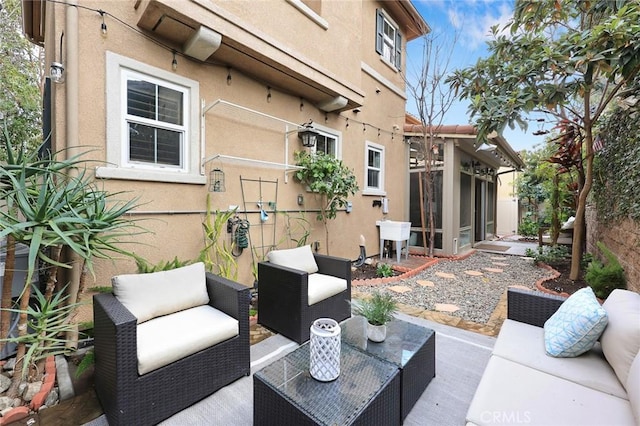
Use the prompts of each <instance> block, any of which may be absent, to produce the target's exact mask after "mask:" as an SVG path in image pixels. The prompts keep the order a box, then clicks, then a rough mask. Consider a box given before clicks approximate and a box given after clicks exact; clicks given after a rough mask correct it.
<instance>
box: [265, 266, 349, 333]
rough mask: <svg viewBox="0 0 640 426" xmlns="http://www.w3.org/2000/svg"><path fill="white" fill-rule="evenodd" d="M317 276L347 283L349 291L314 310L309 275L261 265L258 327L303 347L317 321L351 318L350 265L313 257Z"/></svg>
mask: <svg viewBox="0 0 640 426" xmlns="http://www.w3.org/2000/svg"><path fill="white" fill-rule="evenodd" d="M314 258H315V261H316V263H317V265H318V273H320V274H324V275H332V276H335V277H339V278H342V279H345V280H346V281H347V289H346V290H345V291H343V292H341V293H338V294H336V295H334V296H331V297H328V298H326V299H325V300H322V301H320V302H318V303H315V304H313V305H311V306H309V304H308V297H307V295H308V288H309V287H308V286H309V281H308V279H309V274H308V273H307V272H304V271H300V270H297V269H291V268H287V267H284V266H279V265H274V264H272V263H269V262H260V263H258V280H259V281H258V283H259V290H258V323H260V324H262V325H263V326H265V327H267V328H269V329H271V330H273V331H275V332H277V333H279V334H282V335H283V336H285V337H287V338H289V339H291V340H293V341H295V342H297V343H299V344H301V343H304V342H306V341H307V340H309V328H310V327H311V324H312V323H313V321H315V320H316V319H318V318H333V319H334V320H336V321H338V322H340V321H343V320H345V319H347V318H349V317H350V316H351V261H350V260H349V259H342V258H338V257H333V256H325V255H321V254H314Z"/></svg>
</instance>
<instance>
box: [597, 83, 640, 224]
mask: <svg viewBox="0 0 640 426" xmlns="http://www.w3.org/2000/svg"><path fill="white" fill-rule="evenodd" d="M626 96H629V97H633V96H636V97H637V96H638V89H637V86H636V94H635V95H634V94H633V93H631V92H629V93H628V94H627V95H626ZM639 108H640V107H639V106H638V105H636V106H635V108H631V109H630V108H621V107H619V106H618V107H616V108H615V109H614V110H613V112H612V113H611V114H608V115H607V116H606V118H605V119H604V122H603V123H602V126H601V128H600V131H601V137H602V139H603V140H604V141H605V143H604V148H603V149H602V150H600V151H598V152H597V154H596V155H595V159H594V163H593V172H594V185H593V192H594V199H595V204H596V209H597V212H598V220H599V221H601V222H603V223H607V222H610V221H612V220H616V219H621V218H630V219H632V220H634V221H635V222H636V223H640V203H638V199H640V185H638V182H640V124H639V123H638V116H639V114H640V112H639V111H638V109H639Z"/></svg>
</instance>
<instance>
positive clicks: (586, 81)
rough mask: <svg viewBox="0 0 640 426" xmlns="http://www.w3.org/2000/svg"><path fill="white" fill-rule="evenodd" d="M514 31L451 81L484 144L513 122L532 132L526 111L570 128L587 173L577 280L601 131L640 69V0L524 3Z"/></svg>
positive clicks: (574, 268) (566, 140)
mask: <svg viewBox="0 0 640 426" xmlns="http://www.w3.org/2000/svg"><path fill="white" fill-rule="evenodd" d="M507 28H508V29H509V34H502V33H501V32H500V29H499V28H498V27H497V26H495V27H493V28H492V37H493V39H492V40H491V41H489V42H488V49H489V56H488V57H487V58H483V59H480V60H479V61H478V62H477V63H476V64H475V65H474V66H471V67H468V68H466V69H462V70H458V71H456V72H455V74H454V75H453V76H452V77H451V78H450V79H449V80H448V82H449V83H450V85H451V87H452V88H453V89H455V90H456V91H457V92H459V93H460V94H461V96H462V97H463V98H465V99H468V100H470V101H471V104H470V107H469V110H470V113H471V114H472V116H473V117H475V118H476V125H477V128H478V137H479V139H481V140H485V139H486V137H487V136H488V135H489V134H490V133H491V132H493V131H496V132H498V133H502V131H503V130H504V129H505V127H506V126H507V125H509V126H510V127H511V128H513V127H515V126H516V125H519V126H520V127H521V128H526V121H525V119H524V117H525V114H527V113H529V112H532V111H540V112H544V113H547V114H550V115H551V116H553V117H555V118H556V119H557V121H558V123H559V124H560V123H561V124H562V125H563V127H562V128H561V129H560V131H561V132H562V133H561V137H562V138H563V140H562V143H563V146H561V148H562V149H565V148H568V147H569V145H572V146H571V147H570V150H571V151H572V152H573V153H575V152H577V153H579V155H580V158H581V161H580V163H579V164H578V165H577V166H578V167H582V168H583V170H584V172H583V173H584V174H583V176H584V178H583V179H581V180H580V182H578V188H577V190H578V203H577V211H576V221H575V227H574V239H573V248H572V259H571V279H577V278H578V276H579V273H580V259H581V258H582V252H583V239H584V234H585V226H584V223H585V207H586V201H587V196H588V194H589V191H590V190H591V186H592V181H593V142H594V136H595V135H594V129H595V128H596V126H597V124H598V121H599V120H600V119H601V117H602V114H603V113H604V112H605V110H606V109H607V107H608V106H609V105H610V104H611V103H612V102H613V101H614V99H615V98H616V97H617V96H618V95H620V94H621V93H622V92H623V91H624V90H625V88H626V86H627V84H628V83H629V82H631V81H632V80H633V79H634V78H635V76H636V75H637V74H638V71H639V70H640V2H637V1H608V0H594V1H590V2H587V1H582V0H566V1H562V2H560V1H558V0H544V1H540V0H517V1H516V4H515V10H514V16H513V18H512V19H511V21H510V23H509V24H508V25H507V27H505V29H507ZM574 148H575V150H574Z"/></svg>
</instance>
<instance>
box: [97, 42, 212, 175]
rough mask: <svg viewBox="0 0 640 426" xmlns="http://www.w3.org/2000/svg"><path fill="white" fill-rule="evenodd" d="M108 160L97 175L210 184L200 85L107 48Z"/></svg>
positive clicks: (98, 170) (98, 169)
mask: <svg viewBox="0 0 640 426" xmlns="http://www.w3.org/2000/svg"><path fill="white" fill-rule="evenodd" d="M106 84H107V88H106V90H107V93H106V95H107V97H106V103H107V142H106V151H107V164H106V165H105V166H103V167H98V168H97V169H96V177H99V178H114V179H131V180H146V181H159V182H178V183H198V184H204V183H206V177H205V176H204V175H203V174H202V173H201V172H200V141H199V131H198V130H199V125H200V114H199V111H200V109H199V104H198V103H199V97H200V94H199V84H198V82H197V81H194V80H191V79H188V78H185V77H182V76H179V75H176V74H175V73H170V72H168V71H164V70H161V69H158V68H155V67H152V66H150V65H147V64H144V63H142V62H138V61H135V60H133V59H130V58H127V57H124V56H120V55H117V54H115V53H112V52H107V81H106Z"/></svg>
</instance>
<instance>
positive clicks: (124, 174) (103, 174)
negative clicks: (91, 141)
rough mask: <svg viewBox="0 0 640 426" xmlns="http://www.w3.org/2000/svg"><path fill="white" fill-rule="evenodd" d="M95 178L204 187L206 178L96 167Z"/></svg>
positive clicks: (196, 175)
mask: <svg viewBox="0 0 640 426" xmlns="http://www.w3.org/2000/svg"><path fill="white" fill-rule="evenodd" d="M96 178H99V179H123V180H138V181H151V182H167V183H186V184H196V185H205V184H206V183H207V177H206V176H202V175H199V174H195V175H194V174H186V173H166V172H162V171H155V170H140V169H130V168H123V167H122V168H121V167H96Z"/></svg>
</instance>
